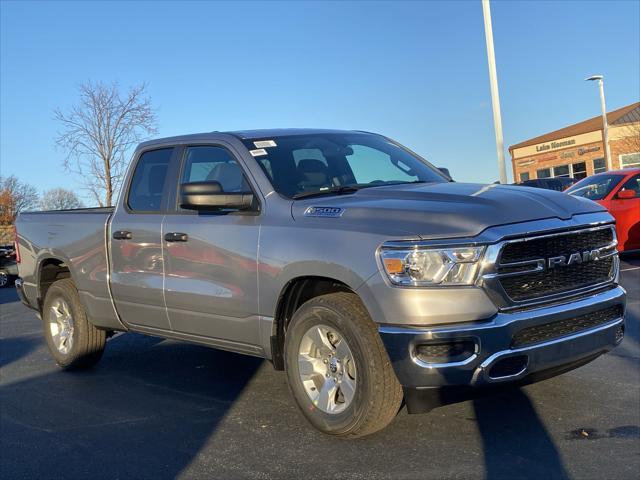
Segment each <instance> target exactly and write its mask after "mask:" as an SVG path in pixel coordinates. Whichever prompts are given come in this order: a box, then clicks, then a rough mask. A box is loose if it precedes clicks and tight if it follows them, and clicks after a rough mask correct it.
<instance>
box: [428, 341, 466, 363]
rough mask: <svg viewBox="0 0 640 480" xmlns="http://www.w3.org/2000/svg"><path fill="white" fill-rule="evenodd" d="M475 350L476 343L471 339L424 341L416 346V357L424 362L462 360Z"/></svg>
mask: <svg viewBox="0 0 640 480" xmlns="http://www.w3.org/2000/svg"><path fill="white" fill-rule="evenodd" d="M475 351H476V344H475V342H473V341H471V340H463V341H454V342H438V343H424V344H421V345H418V346H417V347H416V357H417V358H418V360H420V361H421V362H424V363H452V362H462V361H464V360H466V359H468V358H469V357H471V356H472V355H473V354H474V353H475Z"/></svg>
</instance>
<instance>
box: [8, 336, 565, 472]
mask: <svg viewBox="0 0 640 480" xmlns="http://www.w3.org/2000/svg"><path fill="white" fill-rule="evenodd" d="M23 346H24V345H23ZM25 348H26V350H25V349H23V350H24V351H23V352H22V355H26V354H27V353H29V352H30V351H32V350H33V345H29V346H28V348H27V347H25ZM38 348H44V347H43V346H42V345H40V346H39V347H38ZM16 351H17V350H16ZM40 353H44V352H43V351H42V352H40V351H39V352H38V354H40ZM22 355H19V356H22ZM17 365H18V364H17V363H16V362H15V361H14V362H13V363H12V364H11V367H10V368H18V367H17ZM263 366H264V368H263ZM263 387H264V388H263ZM266 387H268V388H269V390H268V391H266V390H265V388H266ZM0 402H1V404H2V432H3V434H2V438H1V440H0V441H1V448H0V456H1V458H0V461H1V464H2V465H3V471H4V472H5V476H6V478H16V477H26V478H30V477H41V476H42V474H43V473H44V472H46V476H47V477H48V478H63V477H64V478H87V477H88V476H91V478H94V479H97V478H135V479H144V478H150V479H151V478H152V479H161V478H175V477H177V476H195V477H198V476H201V475H202V474H203V473H202V472H207V471H209V472H211V471H213V472H217V473H213V474H212V475H213V476H221V477H224V478H228V477H229V476H231V477H234V476H247V475H248V476H252V477H253V476H259V475H263V476H266V477H268V476H269V475H270V472H271V474H273V475H276V476H299V474H300V472H301V471H306V469H307V468H309V470H311V471H316V472H322V471H324V470H322V469H323V468H329V465H328V464H327V462H328V460H327V459H328V458H330V459H331V461H330V462H329V463H332V464H333V465H332V466H331V469H332V470H333V471H342V472H343V473H344V477H350V476H359V475H361V474H362V472H364V471H369V470H370V471H372V472H376V475H374V476H377V477H383V478H393V477H396V476H397V475H399V474H400V473H402V475H403V476H405V477H408V478H418V477H420V478H423V477H425V476H426V477H428V478H438V477H439V473H438V472H439V471H440V472H442V471H446V470H437V469H436V467H434V466H432V465H430V464H431V463H432V460H429V461H428V462H427V463H426V464H425V462H424V460H425V459H431V458H432V457H434V456H435V455H437V452H438V451H439V449H440V448H451V450H450V451H449V454H448V455H447V456H446V457H447V458H443V459H442V461H444V462H446V463H447V464H449V467H448V468H451V462H453V460H451V459H455V458H460V457H463V456H465V453H464V452H465V451H467V452H468V448H469V444H468V443H467V442H462V443H461V442H459V441H458V440H457V439H456V438H455V437H456V434H455V433H453V432H449V435H448V437H449V438H447V433H446V430H447V429H448V428H450V427H448V426H447V425H449V424H450V422H451V421H452V420H453V419H455V415H456V414H455V409H457V407H455V406H453V408H454V417H449V414H450V413H451V412H448V413H447V418H443V417H442V416H440V415H437V414H436V415H433V416H432V415H416V416H407V415H406V414H404V413H403V414H402V415H400V416H399V418H398V419H396V421H395V422H394V423H393V424H392V425H391V426H390V427H389V428H387V429H386V430H384V431H382V432H380V433H378V434H376V435H373V436H371V437H367V438H364V439H361V440H356V441H353V440H345V441H337V442H336V439H331V438H328V437H326V436H324V435H322V434H319V433H317V432H315V431H314V430H313V429H312V428H311V427H310V426H308V425H307V424H306V422H305V421H304V420H303V419H302V416H301V415H299V414H298V413H297V412H296V409H295V407H294V406H293V401H292V400H291V399H290V397H289V394H288V391H287V388H286V385H285V383H284V375H283V374H282V373H280V372H275V371H273V370H272V368H271V366H270V365H268V364H266V362H263V361H262V360H260V359H256V358H252V357H247V356H242V355H236V354H233V353H228V352H223V351H218V350H213V349H209V348H206V347H199V346H194V345H190V344H183V343H178V342H173V341H166V340H161V339H156V338H152V337H145V336H142V335H137V334H126V335H120V336H117V337H115V338H113V339H111V340H110V341H109V345H108V348H107V351H106V353H105V357H104V358H103V360H102V362H101V363H100V364H98V366H96V367H95V368H94V369H93V370H91V371H87V372H72V373H69V372H61V371H59V370H53V369H51V373H47V374H44V375H41V376H39V377H35V378H28V379H26V380H23V381H20V382H17V383H9V384H5V385H4V386H2V388H0ZM468 405H471V406H472V409H473V411H474V412H475V419H474V420H475V425H476V427H477V430H476V429H475V428H474V427H473V426H472V425H469V426H468V427H467V428H470V432H471V436H474V435H473V432H474V431H477V432H479V434H480V438H481V445H482V452H479V453H481V458H482V456H483V458H484V469H485V476H486V477H487V478H505V479H506V478H524V477H527V478H554V479H555V478H564V477H566V476H567V475H566V471H565V468H564V466H563V464H562V461H561V459H560V455H559V454H558V451H557V449H556V447H555V445H554V442H553V440H552V438H551V437H550V435H549V434H548V433H547V431H546V429H545V427H544V425H543V423H542V421H541V420H540V418H539V416H538V414H537V412H536V409H535V408H534V406H533V405H532V403H531V401H530V400H529V398H528V397H527V395H526V394H525V393H524V392H523V391H522V390H519V389H509V390H506V391H501V392H500V393H496V394H492V395H490V396H482V397H479V398H475V399H473V400H472V401H471V403H470V404H467V406H468ZM434 418H435V419H436V420H434ZM223 420H224V423H223ZM429 422H432V423H433V422H438V423H440V424H441V425H439V426H438V429H444V430H445V432H441V431H440V432H438V431H435V432H434V431H432V430H431V429H430V428H425V427H424V424H425V423H429ZM263 423H268V424H269V425H263ZM264 427H269V429H270V432H269V431H268V430H266V429H264ZM467 433H469V432H467ZM452 435H453V437H452ZM441 442H442V443H443V444H444V445H446V447H443V445H439V444H440V443H441ZM474 443H475V442H473V443H472V444H474ZM252 445H253V446H252ZM416 446H419V448H416ZM399 452H403V453H402V454H401V457H400V458H399V457H398V455H399ZM8 455H10V457H9V456H8ZM278 456H284V457H285V461H284V463H283V465H284V466H280V467H279V469H278V470H275V471H274V470H272V468H274V464H273V462H272V460H273V458H276V457H278ZM61 457H64V462H61V461H60V458H61ZM478 467H479V469H480V471H482V461H481V462H480V464H479V465H476V467H475V469H476V470H477V469H478ZM234 468H235V469H236V470H234ZM300 468H302V469H303V470H300ZM334 469H335V470H334ZM454 471H455V470H454ZM480 476H482V475H480ZM311 477H314V475H311Z"/></svg>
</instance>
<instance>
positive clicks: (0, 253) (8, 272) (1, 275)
mask: <svg viewBox="0 0 640 480" xmlns="http://www.w3.org/2000/svg"><path fill="white" fill-rule="evenodd" d="M17 276H18V266H17V264H16V251H15V249H14V247H13V245H7V246H0V288H3V287H6V286H7V285H9V283H10V282H11V280H12V278H13V277H17Z"/></svg>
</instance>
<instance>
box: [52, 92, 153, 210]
mask: <svg viewBox="0 0 640 480" xmlns="http://www.w3.org/2000/svg"><path fill="white" fill-rule="evenodd" d="M146 94H147V91H146V85H145V84H141V85H137V86H134V87H132V88H130V89H129V91H128V92H127V93H126V95H121V93H120V88H119V86H118V84H117V83H112V84H110V85H106V84H103V83H91V82H88V83H85V84H83V85H81V86H80V101H79V103H78V104H77V105H76V106H74V107H73V108H72V109H71V110H70V111H69V112H68V113H63V112H62V111H61V110H59V109H57V110H55V112H54V114H55V118H56V119H57V120H59V121H60V123H61V124H62V131H61V132H59V134H58V137H57V139H56V143H57V144H58V145H59V146H61V147H62V148H63V149H64V150H65V151H66V152H67V158H66V159H65V162H64V166H65V168H66V169H67V171H70V172H72V173H75V174H77V175H78V176H79V177H80V179H81V182H82V183H83V185H84V186H85V188H86V189H88V190H89V192H90V194H91V195H92V196H93V198H95V200H96V201H97V202H98V204H99V205H100V206H101V207H102V206H105V205H112V204H113V199H114V192H116V191H117V189H118V188H119V187H120V185H121V183H122V180H123V177H124V173H125V169H126V163H127V162H126V160H127V159H126V155H127V153H128V151H129V150H130V148H131V147H132V146H134V145H135V144H137V143H139V142H140V141H142V140H143V139H144V138H145V137H147V136H148V135H151V134H154V133H156V131H157V130H156V127H155V124H156V117H155V112H154V110H153V108H152V106H151V100H150V99H149V97H148V96H147V95H146Z"/></svg>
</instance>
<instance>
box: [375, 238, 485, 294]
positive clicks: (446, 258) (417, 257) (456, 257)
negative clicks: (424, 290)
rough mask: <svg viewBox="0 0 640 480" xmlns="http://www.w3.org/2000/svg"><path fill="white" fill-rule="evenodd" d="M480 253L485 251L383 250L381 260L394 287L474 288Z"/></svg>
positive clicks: (467, 249)
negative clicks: (456, 286)
mask: <svg viewBox="0 0 640 480" xmlns="http://www.w3.org/2000/svg"><path fill="white" fill-rule="evenodd" d="M483 251H484V247H453V248H419V247H415V248H407V249H402V250H398V249H390V248H382V250H381V251H380V259H381V260H382V265H383V266H384V270H385V272H386V273H387V276H388V277H389V279H390V280H391V282H392V283H394V284H396V285H409V286H416V287H421V286H432V285H473V283H474V282H475V281H476V276H477V273H478V264H479V261H480V259H481V257H482V252H483Z"/></svg>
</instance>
